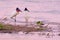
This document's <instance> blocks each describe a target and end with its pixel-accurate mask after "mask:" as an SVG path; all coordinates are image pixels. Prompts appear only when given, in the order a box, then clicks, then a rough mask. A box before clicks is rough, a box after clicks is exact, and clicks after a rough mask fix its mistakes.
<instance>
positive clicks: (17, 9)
mask: <svg viewBox="0 0 60 40" xmlns="http://www.w3.org/2000/svg"><path fill="white" fill-rule="evenodd" d="M19 12H22V11H21V10H20V9H19V8H16V13H15V14H14V15H13V16H11V18H12V19H14V18H15V19H14V20H15V25H16V16H17V15H18V14H19Z"/></svg>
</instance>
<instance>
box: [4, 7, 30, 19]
mask: <svg viewBox="0 0 60 40" xmlns="http://www.w3.org/2000/svg"><path fill="white" fill-rule="evenodd" d="M24 11H27V12H29V10H28V9H27V8H25V9H24ZM19 12H22V11H21V10H20V9H19V8H16V13H15V14H14V15H12V16H11V17H10V18H12V19H13V18H14V17H16V16H17V15H18V14H19ZM3 19H4V20H6V19H7V17H4V18H3Z"/></svg>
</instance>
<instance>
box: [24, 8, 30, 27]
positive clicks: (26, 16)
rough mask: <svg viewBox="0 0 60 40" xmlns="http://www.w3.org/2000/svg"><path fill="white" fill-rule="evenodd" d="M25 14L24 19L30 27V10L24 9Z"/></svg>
mask: <svg viewBox="0 0 60 40" xmlns="http://www.w3.org/2000/svg"><path fill="white" fill-rule="evenodd" d="M24 12H25V13H24V14H25V16H24V18H25V21H26V26H28V19H29V12H30V11H29V10H28V9H27V8H25V9H24Z"/></svg>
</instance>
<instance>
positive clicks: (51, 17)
mask: <svg viewBox="0 0 60 40" xmlns="http://www.w3.org/2000/svg"><path fill="white" fill-rule="evenodd" d="M16 7H19V8H20V9H21V10H22V11H23V12H24V8H25V7H27V8H28V9H29V10H30V12H29V16H30V18H29V21H32V22H34V21H38V20H42V21H46V22H47V21H48V22H57V23H60V0H0V14H1V15H0V18H3V17H5V16H7V17H8V18H9V17H10V16H12V14H14V13H15V8H16ZM23 12H22V13H20V14H19V15H18V16H17V20H19V21H25V19H24V14H23ZM49 26H50V27H52V26H53V29H54V31H58V26H59V27H60V25H49ZM57 34H58V32H56V33H55V36H53V37H46V36H42V35H38V34H37V33H36V34H34V33H32V34H23V33H18V34H15V33H13V34H8V33H0V40H37V39H38V40H59V39H60V36H57Z"/></svg>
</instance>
